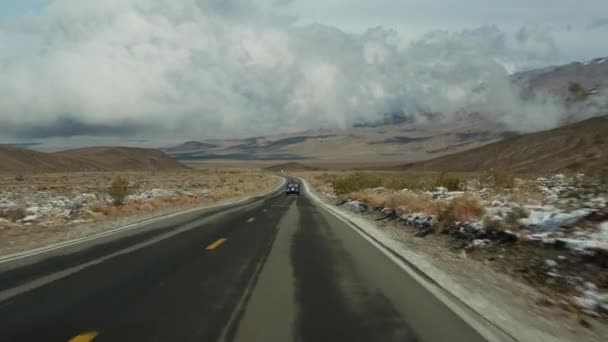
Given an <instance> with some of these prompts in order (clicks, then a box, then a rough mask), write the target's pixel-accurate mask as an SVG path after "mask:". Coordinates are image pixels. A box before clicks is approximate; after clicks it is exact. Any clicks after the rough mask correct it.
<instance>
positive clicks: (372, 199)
mask: <svg viewBox="0 0 608 342" xmlns="http://www.w3.org/2000/svg"><path fill="white" fill-rule="evenodd" d="M340 197H341V198H342V199H343V200H349V199H350V200H355V201H360V202H363V203H366V204H367V205H369V206H370V207H373V208H384V207H385V206H386V197H385V196H383V195H379V194H374V193H370V192H364V191H357V192H352V193H350V194H348V195H343V196H340Z"/></svg>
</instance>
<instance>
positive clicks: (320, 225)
mask: <svg viewBox="0 0 608 342" xmlns="http://www.w3.org/2000/svg"><path fill="white" fill-rule="evenodd" d="M5 268H6V267H5ZM0 300H2V301H1V302H0V341H3V342H9V341H10V342H12V341H15V342H17V341H58V342H59V341H70V340H73V341H95V342H97V341H130V342H131V341H483V340H485V339H484V338H482V337H481V336H480V334H479V333H478V332H477V331H476V330H474V329H473V328H472V327H470V326H469V325H468V324H466V323H465V322H464V321H463V320H462V319H461V318H460V317H459V316H458V315H456V314H455V313H454V312H452V311H451V310H450V309H448V308H447V307H446V306H445V305H444V304H443V303H442V302H441V301H440V300H438V299H437V298H436V297H435V296H433V295H432V294H431V293H430V292H429V291H428V290H427V289H425V287H424V286H422V285H420V284H419V283H418V282H416V281H415V280H414V279H413V278H411V277H410V276H409V275H408V274H407V273H406V272H404V271H403V270H402V269H401V268H400V267H399V266H398V265H396V264H395V263H394V262H393V261H391V260H390V258H389V257H387V256H386V255H385V254H384V253H382V252H381V251H380V250H378V249H377V248H376V247H374V246H373V245H372V244H370V243H369V242H368V241H367V240H366V239H364V238H363V237H361V236H360V235H359V234H358V233H357V232H355V231H354V230H353V229H352V228H351V227H349V226H348V225H346V224H345V223H343V222H342V221H340V220H339V219H337V218H336V217H334V216H333V215H332V214H331V213H329V212H327V211H326V210H324V209H322V208H320V207H319V206H318V205H316V204H314V203H313V202H312V201H311V199H309V198H308V197H307V196H306V195H302V196H300V197H296V196H290V197H286V196H285V194H284V193H283V192H282V191H281V192H278V193H276V194H274V195H271V196H268V197H266V198H260V199H258V200H256V201H254V202H252V203H246V204H243V205H238V206H235V207H232V208H229V209H222V210H215V211H210V212H205V213H202V214H189V215H182V216H177V217H173V218H171V219H167V220H165V221H161V222H157V223H155V227H154V229H146V228H142V229H141V231H140V232H139V233H137V234H130V235H128V236H125V237H121V238H118V239H115V240H109V241H105V242H104V243H99V244H96V245H93V246H91V247H88V248H86V249H81V250H77V251H74V252H69V253H66V254H64V255H55V256H53V257H51V258H47V259H44V260H40V261H38V262H36V263H33V264H31V265H24V266H20V267H14V268H8V269H5V270H4V271H3V272H2V273H1V274H0Z"/></svg>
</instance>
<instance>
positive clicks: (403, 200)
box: [387, 194, 443, 216]
mask: <svg viewBox="0 0 608 342" xmlns="http://www.w3.org/2000/svg"><path fill="white" fill-rule="evenodd" d="M442 205H443V203H442V202H441V201H435V200H433V199H432V198H430V197H428V196H423V195H414V194H393V195H390V196H389V197H388V199H387V206H388V207H389V208H391V209H393V210H395V212H396V213H397V214H399V215H402V214H408V213H424V214H427V215H433V216H438V215H439V213H440V211H441V207H442Z"/></svg>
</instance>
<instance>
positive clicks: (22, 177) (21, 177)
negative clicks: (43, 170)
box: [15, 175, 25, 182]
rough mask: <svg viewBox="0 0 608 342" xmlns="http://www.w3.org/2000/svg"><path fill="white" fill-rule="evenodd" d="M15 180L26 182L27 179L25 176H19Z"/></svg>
mask: <svg viewBox="0 0 608 342" xmlns="http://www.w3.org/2000/svg"><path fill="white" fill-rule="evenodd" d="M15 180H16V181H17V182H23V181H24V180H25V177H24V176H23V175H17V176H15Z"/></svg>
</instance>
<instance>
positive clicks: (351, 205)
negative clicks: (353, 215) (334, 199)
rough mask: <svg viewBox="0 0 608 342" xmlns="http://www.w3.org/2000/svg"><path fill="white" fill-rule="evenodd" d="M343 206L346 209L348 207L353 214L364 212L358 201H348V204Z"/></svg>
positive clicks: (361, 204) (361, 203)
mask: <svg viewBox="0 0 608 342" xmlns="http://www.w3.org/2000/svg"><path fill="white" fill-rule="evenodd" d="M344 205H345V206H346V207H348V208H349V209H350V210H352V211H355V212H362V211H365V207H364V206H363V202H360V201H352V200H349V201H348V202H346V203H344Z"/></svg>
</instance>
